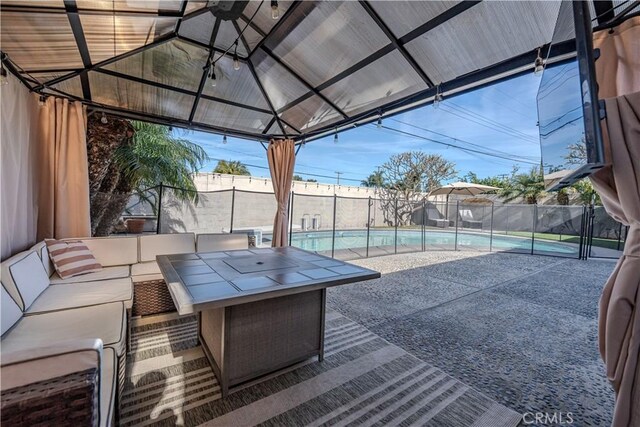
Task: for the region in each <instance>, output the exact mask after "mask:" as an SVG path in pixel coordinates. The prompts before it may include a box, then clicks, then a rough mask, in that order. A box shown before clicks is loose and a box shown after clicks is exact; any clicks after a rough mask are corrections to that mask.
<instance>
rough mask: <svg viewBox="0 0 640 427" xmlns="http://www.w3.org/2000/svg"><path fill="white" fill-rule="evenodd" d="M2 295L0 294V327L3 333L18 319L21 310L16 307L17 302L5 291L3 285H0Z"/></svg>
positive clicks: (20, 315)
mask: <svg viewBox="0 0 640 427" xmlns="http://www.w3.org/2000/svg"><path fill="white" fill-rule="evenodd" d="M0 288H2V290H1V291H0V292H2V295H0V298H1V300H0V303H1V305H0V317H1V318H0V328H1V329H2V333H1V334H0V335H4V333H5V332H7V331H8V330H9V328H11V327H12V326H13V325H15V324H16V322H17V321H18V320H20V318H21V317H22V310H20V307H18V304H16V302H15V301H14V300H13V298H11V295H9V293H8V292H7V290H6V289H5V288H4V286H0Z"/></svg>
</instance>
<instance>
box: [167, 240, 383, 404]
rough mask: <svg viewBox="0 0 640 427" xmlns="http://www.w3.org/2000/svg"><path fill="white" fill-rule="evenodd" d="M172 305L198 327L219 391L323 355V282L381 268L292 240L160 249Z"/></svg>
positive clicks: (363, 276) (370, 274)
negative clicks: (275, 244) (200, 249)
mask: <svg viewBox="0 0 640 427" xmlns="http://www.w3.org/2000/svg"><path fill="white" fill-rule="evenodd" d="M157 261H158V264H159V266H160V270H161V271H162V274H163V276H164V278H165V281H166V283H167V286H168V288H169V292H170V293H171V296H172V298H173V301H174V303H175V306H176V308H177V310H178V313H179V314H181V315H185V314H192V313H197V314H198V335H199V339H200V342H201V344H202V347H203V349H204V352H205V354H206V356H207V358H208V359H209V361H210V363H211V366H212V367H213V370H214V372H215V374H216V376H217V377H218V382H219V383H220V388H221V393H222V396H223V397H226V396H228V394H229V391H230V389H231V388H232V387H234V386H237V385H240V384H242V383H245V382H248V381H251V380H255V379H257V378H259V377H262V376H265V375H267V374H270V373H273V372H275V371H278V370H280V369H283V368H286V367H288V366H291V365H294V364H296V363H299V362H302V361H304V360H306V359H309V358H311V357H315V356H317V357H318V360H319V361H322V359H323V352H324V315H325V302H326V289H327V288H328V287H331V286H338V285H345V284H348V283H353V282H359V281H363V280H369V279H375V278H378V277H380V273H378V272H376V271H373V270H369V269H366V268H362V267H358V266H355V265H351V264H348V263H345V262H342V261H338V260H335V259H331V258H327V257H324V256H321V255H317V254H315V253H311V252H307V251H304V250H302V249H297V248H293V247H286V248H261V249H251V250H236V251H226V252H207V253H190V254H176V255H160V256H158V257H157Z"/></svg>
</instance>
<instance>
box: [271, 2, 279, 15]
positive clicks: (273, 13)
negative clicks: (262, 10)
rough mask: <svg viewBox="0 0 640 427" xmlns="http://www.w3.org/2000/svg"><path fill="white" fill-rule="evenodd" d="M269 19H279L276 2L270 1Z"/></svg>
mask: <svg viewBox="0 0 640 427" xmlns="http://www.w3.org/2000/svg"><path fill="white" fill-rule="evenodd" d="M271 17H272V18H273V19H278V18H279V17H280V11H279V10H278V1H277V0H271Z"/></svg>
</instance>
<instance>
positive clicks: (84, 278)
mask: <svg viewBox="0 0 640 427" xmlns="http://www.w3.org/2000/svg"><path fill="white" fill-rule="evenodd" d="M129 271H130V270H129V266H128V265H118V266H114V267H102V270H100V271H96V272H95V273H86V274H81V275H79V276H73V277H69V278H67V279H63V278H62V277H60V276H59V275H58V273H57V272H55V273H53V275H52V276H51V277H50V278H49V281H50V282H51V284H52V285H61V284H68V283H82V282H95V281H98V280H109V279H123V278H126V277H129Z"/></svg>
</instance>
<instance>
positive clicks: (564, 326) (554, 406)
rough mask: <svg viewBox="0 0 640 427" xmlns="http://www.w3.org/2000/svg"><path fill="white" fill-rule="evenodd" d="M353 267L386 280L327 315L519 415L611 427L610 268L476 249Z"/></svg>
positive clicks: (332, 301) (344, 299) (354, 292)
mask: <svg viewBox="0 0 640 427" xmlns="http://www.w3.org/2000/svg"><path fill="white" fill-rule="evenodd" d="M352 262H353V263H354V264H357V265H361V266H363V267H368V268H372V269H376V270H378V271H381V272H382V273H383V276H382V278H380V279H377V280H372V281H369V282H366V283H358V284H355V285H349V286H341V287H338V288H333V289H330V290H329V292H328V303H329V306H330V307H332V308H333V309H335V310H337V311H339V312H340V313H342V314H344V315H345V316H347V317H349V318H351V319H353V320H355V321H356V322H359V323H360V324H362V325H364V326H365V327H367V328H369V329H370V330H371V331H372V332H374V333H376V334H378V335H380V336H382V337H383V338H385V339H387V340H389V341H390V342H392V343H394V344H396V345H398V346H400V347H402V348H403V349H405V350H407V351H409V352H411V353H413V354H414V355H416V356H418V357H419V358H420V359H422V360H424V361H425V362H427V363H431V364H433V365H435V366H437V367H438V368H440V369H442V370H444V371H445V372H447V373H448V374H450V375H452V376H453V377H455V378H457V379H459V380H461V381H463V382H465V383H467V384H469V385H471V386H472V387H475V388H476V389H477V390H479V391H481V392H483V393H484V394H486V395H487V396H489V397H491V398H493V399H495V400H497V401H498V402H500V403H502V404H504V405H506V406H508V407H509V408H512V409H514V410H516V411H518V412H521V413H525V412H549V413H554V412H555V413H560V412H563V413H565V414H566V413H567V412H571V413H572V416H573V419H574V420H575V422H574V425H580V426H601V425H609V424H610V422H611V414H612V408H613V399H614V396H613V392H612V390H611V388H610V386H609V384H608V383H607V381H606V378H605V375H604V368H603V365H602V362H601V360H600V356H599V354H598V350H597V306H598V299H599V296H600V292H601V290H602V287H603V285H604V283H605V281H606V279H607V277H608V276H609V274H610V273H611V271H612V269H613V267H614V263H613V262H611V261H599V260H589V261H579V260H574V259H563V258H555V257H546V256H532V255H521V254H511V253H487V252H473V251H460V252H453V251H450V252H449V251H447V252H442V251H441V252H434V251H432V252H420V253H406V254H399V255H388V256H380V257H375V258H368V259H360V260H355V261H352Z"/></svg>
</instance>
